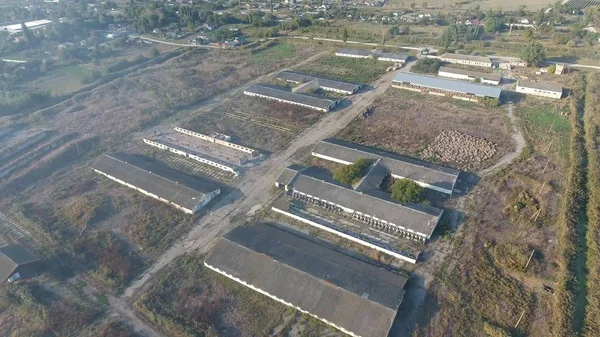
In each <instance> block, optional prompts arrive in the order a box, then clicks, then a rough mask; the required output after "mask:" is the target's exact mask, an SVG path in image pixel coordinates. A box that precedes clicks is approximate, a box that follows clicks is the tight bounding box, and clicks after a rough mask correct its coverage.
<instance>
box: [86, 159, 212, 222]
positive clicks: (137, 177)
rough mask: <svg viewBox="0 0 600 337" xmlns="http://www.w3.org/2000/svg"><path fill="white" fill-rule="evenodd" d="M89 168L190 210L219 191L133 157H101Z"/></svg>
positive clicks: (210, 185)
mask: <svg viewBox="0 0 600 337" xmlns="http://www.w3.org/2000/svg"><path fill="white" fill-rule="evenodd" d="M92 168H94V169H95V170H98V171H100V172H102V173H105V174H107V175H110V176H112V177H115V178H117V179H119V180H122V181H125V182H126V183H128V184H131V185H133V186H136V187H138V188H140V189H142V190H144V191H147V192H149V193H152V194H154V195H156V196H159V197H161V198H163V199H166V200H168V201H170V202H172V203H174V204H176V205H179V206H181V207H183V208H186V209H190V210H192V209H194V207H195V206H196V205H197V204H198V203H200V202H202V201H203V200H204V198H205V195H206V194H208V193H211V192H214V191H217V190H219V187H217V186H216V185H214V184H211V183H208V182H204V181H201V180H199V179H196V178H192V177H190V176H186V175H184V174H182V173H180V172H177V171H175V170H172V169H170V168H168V167H164V166H162V165H157V164H155V163H152V162H150V161H147V160H143V159H141V158H139V157H136V156H130V155H124V154H113V155H104V156H102V158H100V160H98V161H97V162H96V163H95V164H94V165H93V166H92Z"/></svg>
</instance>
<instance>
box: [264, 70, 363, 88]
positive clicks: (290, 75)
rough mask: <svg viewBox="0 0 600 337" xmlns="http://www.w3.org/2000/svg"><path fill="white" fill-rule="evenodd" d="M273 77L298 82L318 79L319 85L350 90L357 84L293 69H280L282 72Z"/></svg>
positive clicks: (356, 86)
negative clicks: (302, 72) (297, 71)
mask: <svg viewBox="0 0 600 337" xmlns="http://www.w3.org/2000/svg"><path fill="white" fill-rule="evenodd" d="M275 77H276V78H277V79H280V80H285V81H293V82H299V83H304V82H310V81H314V80H318V83H319V84H318V85H319V87H327V88H334V89H339V90H344V91H350V92H352V91H354V90H356V89H357V88H358V86H359V85H358V84H355V83H350V82H344V81H338V80H331V79H327V78H322V77H316V76H310V75H306V74H301V73H296V72H293V71H282V72H280V73H278V74H277V75H276V76H275Z"/></svg>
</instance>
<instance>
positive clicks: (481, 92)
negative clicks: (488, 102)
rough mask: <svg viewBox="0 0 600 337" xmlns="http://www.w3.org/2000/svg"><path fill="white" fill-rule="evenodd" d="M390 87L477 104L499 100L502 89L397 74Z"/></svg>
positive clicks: (415, 75) (443, 79)
mask: <svg viewBox="0 0 600 337" xmlns="http://www.w3.org/2000/svg"><path fill="white" fill-rule="evenodd" d="M392 87H394V88H400V89H405V90H411V91H417V92H421V93H428V94H432V95H437V96H449V97H452V98H456V99H461V100H464V101H473V102H478V101H480V100H482V99H496V100H499V99H500V94H501V93H502V89H500V88H495V87H491V86H488V85H483V84H475V83H468V82H461V81H454V80H449V79H446V78H439V77H433V76H424V75H417V74H411V73H404V72H398V73H397V74H396V77H394V80H393V82H392Z"/></svg>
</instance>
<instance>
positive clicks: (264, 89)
mask: <svg viewBox="0 0 600 337" xmlns="http://www.w3.org/2000/svg"><path fill="white" fill-rule="evenodd" d="M245 91H247V92H250V93H253V94H257V95H263V96H269V97H273V98H277V99H281V100H285V101H290V102H296V103H300V104H305V105H308V106H313V107H316V108H321V109H327V108H329V107H330V106H331V105H332V104H333V103H334V101H333V100H330V99H326V98H317V97H314V96H309V95H303V94H298V93H294V92H290V91H286V90H284V89H283V88H273V87H271V86H268V85H265V84H253V85H251V86H250V87H248V89H246V90H245Z"/></svg>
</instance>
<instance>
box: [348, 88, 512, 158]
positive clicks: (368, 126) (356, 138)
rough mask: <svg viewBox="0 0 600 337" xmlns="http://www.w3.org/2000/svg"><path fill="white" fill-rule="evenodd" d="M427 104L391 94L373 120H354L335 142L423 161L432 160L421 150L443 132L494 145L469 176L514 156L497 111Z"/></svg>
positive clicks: (433, 100)
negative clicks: (363, 146)
mask: <svg viewBox="0 0 600 337" xmlns="http://www.w3.org/2000/svg"><path fill="white" fill-rule="evenodd" d="M426 98H427V99H425V97H424V96H423V95H421V94H418V93H413V92H410V91H405V90H403V91H400V90H398V89H395V88H390V89H388V90H387V91H386V93H385V94H384V95H382V96H380V97H379V98H378V99H377V100H376V101H375V103H373V105H372V107H373V113H372V115H371V116H369V117H368V118H357V119H355V120H354V121H353V122H352V123H351V124H350V125H349V126H348V127H347V128H346V129H344V130H343V131H342V132H340V133H339V134H338V136H337V137H340V138H342V139H345V140H348V141H353V142H358V143H361V144H364V145H367V146H374V147H379V148H382V149H384V150H388V151H392V152H397V153H400V154H405V155H410V156H415V157H421V158H424V159H427V158H426V157H427V156H429V157H430V158H429V159H432V158H431V154H430V153H427V152H425V151H424V150H425V149H427V147H428V146H430V144H435V141H436V137H438V136H439V135H440V134H442V133H443V132H444V131H445V130H454V131H455V132H459V133H461V134H465V135H469V136H471V137H473V138H472V139H485V140H486V141H487V142H489V143H493V144H496V151H495V153H494V154H493V156H492V157H491V158H489V159H487V160H483V161H480V162H478V163H475V162H473V163H470V165H467V166H468V168H470V169H472V170H477V169H480V168H482V167H486V166H489V165H491V164H492V163H493V162H494V161H495V160H496V159H497V158H500V157H502V156H503V155H505V154H506V153H509V152H510V151H512V150H513V147H514V145H513V141H512V139H511V137H510V133H509V125H508V124H507V121H506V118H505V114H504V112H503V111H502V109H501V108H497V109H496V108H494V109H492V108H485V107H483V106H480V105H478V104H476V103H468V102H462V101H458V100H450V99H445V98H438V97H434V96H427V97H426ZM438 141H439V140H438ZM424 152H425V153H424ZM426 155H427V156H426ZM433 159H435V157H434V158H433ZM444 159H456V158H446V157H445V158H439V162H440V163H442V164H446V165H450V166H454V165H457V166H459V167H460V166H462V165H464V164H462V165H461V163H458V162H453V161H449V160H448V161H446V160H444Z"/></svg>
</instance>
